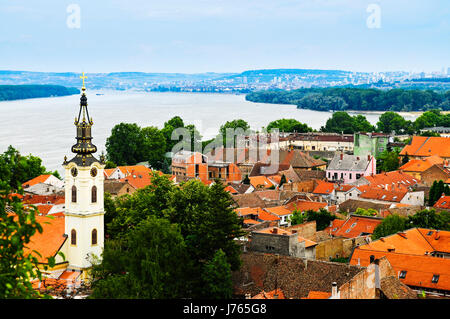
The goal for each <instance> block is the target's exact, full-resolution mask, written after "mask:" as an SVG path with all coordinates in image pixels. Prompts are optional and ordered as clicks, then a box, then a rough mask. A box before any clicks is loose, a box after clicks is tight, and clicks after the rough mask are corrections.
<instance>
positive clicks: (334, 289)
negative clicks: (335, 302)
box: [331, 281, 338, 298]
mask: <svg viewBox="0 0 450 319" xmlns="http://www.w3.org/2000/svg"><path fill="white" fill-rule="evenodd" d="M337 294H338V288H337V283H336V282H335V281H333V283H332V284H331V297H333V298H336V297H337Z"/></svg>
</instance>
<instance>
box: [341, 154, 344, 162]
mask: <svg viewBox="0 0 450 319" xmlns="http://www.w3.org/2000/svg"><path fill="white" fill-rule="evenodd" d="M343 159H344V154H342V153H341V161H342V160H343Z"/></svg>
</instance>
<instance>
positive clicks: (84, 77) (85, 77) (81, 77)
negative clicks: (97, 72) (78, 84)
mask: <svg viewBox="0 0 450 319" xmlns="http://www.w3.org/2000/svg"><path fill="white" fill-rule="evenodd" d="M80 79H83V87H82V89H83V90H85V89H86V87H85V86H84V79H87V76H85V75H84V72H83V75H82V76H80Z"/></svg>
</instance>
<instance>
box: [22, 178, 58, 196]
mask: <svg viewBox="0 0 450 319" xmlns="http://www.w3.org/2000/svg"><path fill="white" fill-rule="evenodd" d="M22 187H23V190H24V191H25V192H26V193H30V194H36V195H51V194H56V193H60V192H62V191H64V182H63V181H62V180H60V179H59V178H57V177H55V176H54V175H50V174H44V175H40V176H37V177H35V178H33V179H31V180H29V181H27V182H25V183H23V184H22Z"/></svg>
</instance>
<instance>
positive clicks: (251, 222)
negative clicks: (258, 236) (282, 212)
mask: <svg viewBox="0 0 450 319" xmlns="http://www.w3.org/2000/svg"><path fill="white" fill-rule="evenodd" d="M259 223H260V222H258V221H257V220H254V219H244V224H252V225H256V224H259Z"/></svg>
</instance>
